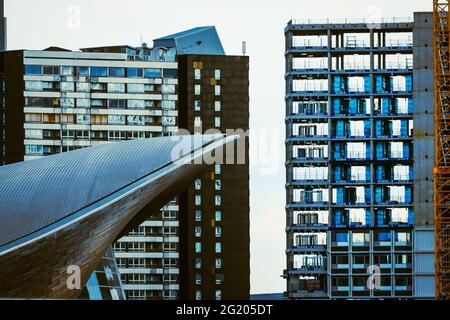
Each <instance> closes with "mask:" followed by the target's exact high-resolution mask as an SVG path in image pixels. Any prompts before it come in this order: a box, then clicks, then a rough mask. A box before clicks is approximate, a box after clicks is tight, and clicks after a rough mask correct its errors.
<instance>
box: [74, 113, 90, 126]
mask: <svg viewBox="0 0 450 320" xmlns="http://www.w3.org/2000/svg"><path fill="white" fill-rule="evenodd" d="M90 122H91V116H89V115H87V114H77V124H89V123H90Z"/></svg>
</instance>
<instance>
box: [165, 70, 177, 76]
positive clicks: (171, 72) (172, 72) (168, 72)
mask: <svg viewBox="0 0 450 320" xmlns="http://www.w3.org/2000/svg"><path fill="white" fill-rule="evenodd" d="M163 71H164V78H176V77H177V69H164V70H163Z"/></svg>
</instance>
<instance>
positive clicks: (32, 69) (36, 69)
mask: <svg viewBox="0 0 450 320" xmlns="http://www.w3.org/2000/svg"><path fill="white" fill-rule="evenodd" d="M25 74H42V66H28V65H27V66H25Z"/></svg>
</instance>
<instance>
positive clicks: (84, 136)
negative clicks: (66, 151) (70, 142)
mask: <svg viewBox="0 0 450 320" xmlns="http://www.w3.org/2000/svg"><path fill="white" fill-rule="evenodd" d="M89 138H90V134H89V131H85V130H77V131H76V132H75V139H77V140H89Z"/></svg>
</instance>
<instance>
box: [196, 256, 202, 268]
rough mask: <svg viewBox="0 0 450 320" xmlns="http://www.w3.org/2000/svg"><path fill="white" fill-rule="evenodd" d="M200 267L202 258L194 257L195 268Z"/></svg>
mask: <svg viewBox="0 0 450 320" xmlns="http://www.w3.org/2000/svg"><path fill="white" fill-rule="evenodd" d="M201 268H202V259H201V258H195V269H201Z"/></svg>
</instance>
